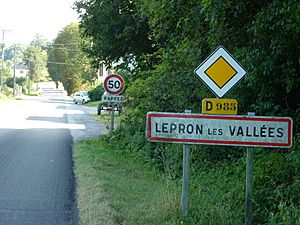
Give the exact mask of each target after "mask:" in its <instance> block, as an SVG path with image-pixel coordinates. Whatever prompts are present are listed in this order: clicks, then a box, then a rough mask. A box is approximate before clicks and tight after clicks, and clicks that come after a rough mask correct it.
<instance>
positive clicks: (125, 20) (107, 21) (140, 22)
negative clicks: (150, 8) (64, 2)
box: [75, 0, 155, 66]
mask: <svg viewBox="0 0 300 225" xmlns="http://www.w3.org/2000/svg"><path fill="white" fill-rule="evenodd" d="M135 2H136V1H130V0H114V1H111V0H96V1H95V0H87V1H86V0H78V1H76V2H75V8H76V10H77V12H78V13H79V17H80V19H81V21H80V27H81V30H82V34H83V36H84V37H85V38H87V40H89V43H92V48H90V46H86V51H87V52H88V53H89V55H90V56H91V57H92V59H93V62H94V64H95V65H96V66H98V65H99V63H100V62H104V63H105V64H106V65H112V63H115V62H120V61H122V62H123V65H124V66H128V65H129V64H136V65H139V64H138V63H141V61H142V59H143V55H144V54H148V53H153V52H154V50H155V46H154V45H153V43H152V41H151V38H150V36H149V32H150V29H149V25H148V23H147V20H146V18H145V17H143V16H142V15H141V14H139V12H138V10H137V7H136V3H135Z"/></svg>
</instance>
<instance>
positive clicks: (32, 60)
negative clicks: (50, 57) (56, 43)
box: [23, 45, 48, 82]
mask: <svg viewBox="0 0 300 225" xmlns="http://www.w3.org/2000/svg"><path fill="white" fill-rule="evenodd" d="M23 57H24V58H23V60H24V62H25V64H26V65H27V66H28V68H29V70H30V72H29V74H30V76H29V77H30V80H32V81H34V82H40V81H46V80H47V79H48V72H47V52H46V51H44V50H42V49H41V47H39V46H34V45H29V46H28V47H27V48H26V49H25V52H24V56H23Z"/></svg>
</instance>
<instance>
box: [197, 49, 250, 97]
mask: <svg viewBox="0 0 300 225" xmlns="http://www.w3.org/2000/svg"><path fill="white" fill-rule="evenodd" d="M220 57H223V58H224V59H225V60H226V61H227V63H228V64H229V65H230V66H232V68H233V69H235V71H236V72H237V73H236V74H235V75H234V76H233V77H232V78H231V79H230V80H229V81H228V82H227V83H226V84H225V85H224V86H223V87H222V88H220V87H218V85H216V84H215V82H214V81H213V80H212V79H211V78H210V77H209V76H208V75H207V74H206V73H205V71H206V70H207V69H208V68H209V67H210V66H211V65H212V64H213V63H215V62H216V60H218V59H219V58H220ZM194 73H195V74H196V75H197V76H198V77H199V78H200V79H201V80H202V81H203V82H204V83H205V84H206V85H207V86H208V87H209V88H210V89H211V90H212V91H213V92H214V93H215V94H216V95H217V96H218V97H219V98H221V97H223V96H224V95H225V94H226V92H227V91H229V90H230V89H231V88H232V87H233V86H234V85H235V84H236V83H238V82H239V81H240V80H241V78H242V77H243V76H245V74H246V71H245V70H244V68H243V67H242V66H241V65H240V64H239V63H238V61H236V59H234V58H233V56H232V55H230V53H229V52H228V51H227V50H226V49H225V48H224V47H222V46H219V47H218V48H217V49H216V50H215V51H214V52H213V53H212V54H211V55H210V56H209V57H207V58H206V59H205V60H204V61H203V62H202V63H201V64H200V65H199V66H198V67H197V68H196V69H195V71H194Z"/></svg>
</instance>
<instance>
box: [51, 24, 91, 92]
mask: <svg viewBox="0 0 300 225" xmlns="http://www.w3.org/2000/svg"><path fill="white" fill-rule="evenodd" d="M82 42H83V39H82V38H81V36H80V34H79V27H78V24H77V23H71V24H69V25H67V26H66V27H64V28H63V29H62V30H61V31H60V32H59V34H58V35H57V37H56V38H55V40H54V42H53V43H52V45H51V46H50V47H51V48H50V50H49V51H48V52H49V53H48V54H49V57H48V61H49V62H48V70H49V73H50V75H51V77H52V79H53V80H54V81H56V82H58V81H60V82H62V83H63V85H64V87H65V89H66V91H67V92H68V94H69V95H70V94H72V93H74V92H75V91H78V90H80V89H85V88H86V87H87V86H88V85H90V84H91V82H92V81H93V79H94V78H95V74H96V73H95V71H94V70H93V71H91V66H90V62H89V60H88V59H87V57H86V54H85V53H84V52H83V51H82V48H81V47H82Z"/></svg>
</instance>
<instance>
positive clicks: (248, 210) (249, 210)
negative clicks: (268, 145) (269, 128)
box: [245, 112, 255, 225]
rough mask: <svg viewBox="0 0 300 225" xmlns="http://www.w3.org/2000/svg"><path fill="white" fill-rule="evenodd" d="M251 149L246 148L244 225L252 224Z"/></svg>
mask: <svg viewBox="0 0 300 225" xmlns="http://www.w3.org/2000/svg"><path fill="white" fill-rule="evenodd" d="M248 116H255V113H253V112H248ZM253 149H254V148H253V147H248V148H247V159H246V160H247V165H246V201H245V207H246V215H245V225H252V221H253V162H254V159H253Z"/></svg>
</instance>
